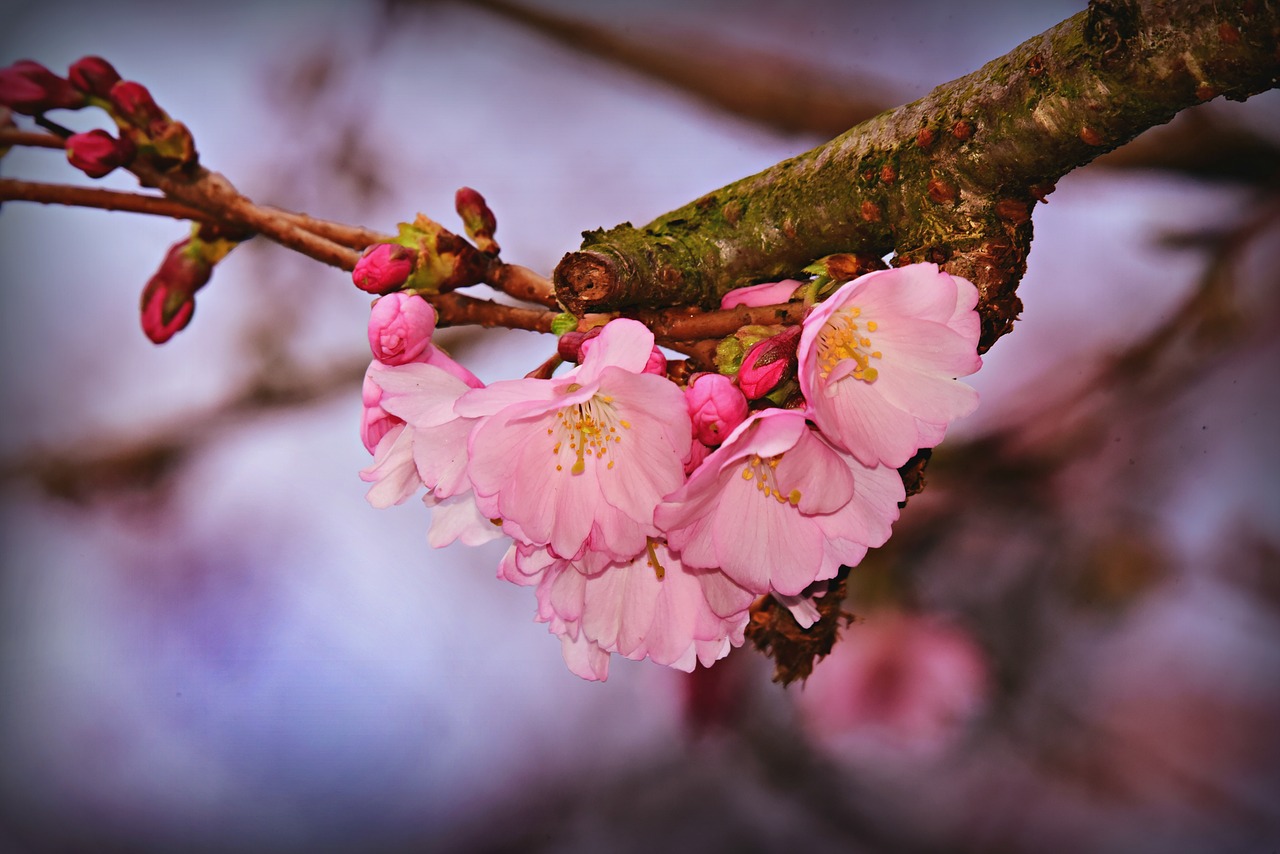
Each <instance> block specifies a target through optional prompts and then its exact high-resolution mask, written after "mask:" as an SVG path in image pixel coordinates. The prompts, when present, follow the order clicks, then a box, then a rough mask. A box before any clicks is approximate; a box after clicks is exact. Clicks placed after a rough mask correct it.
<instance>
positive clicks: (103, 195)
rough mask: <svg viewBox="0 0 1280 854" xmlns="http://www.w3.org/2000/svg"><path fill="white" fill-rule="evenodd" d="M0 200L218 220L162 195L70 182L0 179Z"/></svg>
mask: <svg viewBox="0 0 1280 854" xmlns="http://www.w3.org/2000/svg"><path fill="white" fill-rule="evenodd" d="M0 202H37V203H40V204H46V205H73V206H75V207H82V208H101V209H102V210H107V211H128V212H129V213H141V214H152V215H154V216H167V217H172V218H173V219H189V220H196V221H199V222H210V223H216V222H218V220H217V218H216V217H214V216H212V215H211V214H209V213H206V212H205V211H202V210H199V209H197V208H193V207H191V206H190V205H184V204H182V203H181V202H175V201H173V200H172V199H168V198H165V197H163V196H147V195H143V194H141V193H127V192H122V191H120V190H103V189H101V188H99V187H77V186H73V185H71V184H44V183H40V182H37V181H18V180H15V179H13V178H0Z"/></svg>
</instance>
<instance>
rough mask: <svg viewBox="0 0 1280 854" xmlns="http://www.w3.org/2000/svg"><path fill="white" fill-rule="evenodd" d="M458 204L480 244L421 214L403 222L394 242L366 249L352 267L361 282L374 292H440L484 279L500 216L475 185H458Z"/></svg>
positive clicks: (354, 277) (362, 287)
mask: <svg viewBox="0 0 1280 854" xmlns="http://www.w3.org/2000/svg"><path fill="white" fill-rule="evenodd" d="M457 208H458V215H459V216H460V217H462V222H463V225H464V226H465V227H466V231H467V235H468V236H469V237H470V238H471V239H472V240H473V241H475V243H474V245H473V244H472V243H469V242H467V240H466V238H463V237H460V236H458V235H457V234H454V233H453V232H452V231H449V229H447V228H445V227H444V226H443V225H441V224H440V223H438V222H436V221H435V220H433V219H431V218H430V217H427V216H424V215H423V214H418V216H417V218H416V219H415V220H414V221H413V222H411V223H408V222H402V223H400V226H399V234H397V236H396V238H395V239H394V240H393V241H391V242H389V243H375V244H373V245H372V246H370V247H368V248H367V249H366V250H365V251H364V254H363V255H361V256H360V260H359V261H358V262H356V266H355V269H354V270H352V271H351V280H352V281H353V282H354V283H355V286H356V287H357V288H359V289H360V290H362V291H365V292H366V293H371V294H389V293H391V292H393V291H408V292H411V293H418V294H440V293H446V292H448V291H451V290H454V289H455V288H465V287H467V286H468V285H474V284H478V283H479V282H481V281H482V280H483V279H484V276H485V273H486V271H487V270H488V269H489V265H490V263H491V262H492V260H493V259H494V258H496V257H497V254H498V244H497V242H496V241H495V240H494V239H493V232H494V231H495V230H496V229H497V220H496V219H495V218H494V216H493V212H492V211H491V210H489V206H488V205H487V204H485V201H484V197H483V196H481V195H480V194H479V193H477V192H476V191H475V190H473V189H471V188H470V187H463V188H462V189H460V190H458V193H457Z"/></svg>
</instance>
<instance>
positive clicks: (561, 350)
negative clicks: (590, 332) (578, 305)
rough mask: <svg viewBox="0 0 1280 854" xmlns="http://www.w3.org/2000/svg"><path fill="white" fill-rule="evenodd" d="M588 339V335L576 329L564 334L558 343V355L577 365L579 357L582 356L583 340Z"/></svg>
mask: <svg viewBox="0 0 1280 854" xmlns="http://www.w3.org/2000/svg"><path fill="white" fill-rule="evenodd" d="M586 337H587V333H585V332H579V331H578V330H576V329H574V330H571V331H569V332H566V333H564V334H563V335H561V336H560V338H559V339H558V340H557V341H556V354H557V355H559V356H560V358H561V359H564V360H565V361H566V362H572V363H574V364H577V362H578V358H579V356H581V355H582V339H583V338H586Z"/></svg>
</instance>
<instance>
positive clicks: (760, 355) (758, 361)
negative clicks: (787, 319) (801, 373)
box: [738, 326, 801, 400]
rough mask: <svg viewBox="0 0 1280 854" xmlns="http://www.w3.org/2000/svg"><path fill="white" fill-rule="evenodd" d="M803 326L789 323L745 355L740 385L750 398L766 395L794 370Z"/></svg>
mask: <svg viewBox="0 0 1280 854" xmlns="http://www.w3.org/2000/svg"><path fill="white" fill-rule="evenodd" d="M800 330H801V327H799V326H789V327H787V329H786V330H785V331H783V332H780V333H778V334H777V335H775V336H773V337H772V338H766V339H764V340H763V341H759V342H757V343H756V344H755V346H753V347H752V348H751V349H750V350H748V351H747V355H745V356H743V357H742V367H740V368H739V369H738V388H740V389H742V393H743V394H745V395H746V396H747V398H748V399H749V400H757V399H758V398H761V397H764V396H765V395H766V394H768V393H769V392H771V391H773V390H774V389H775V388H777V387H778V386H779V385H780V384H781V383H782V382H783V380H785V379H786V378H787V375H788V374H789V373H794V371H795V363H796V345H797V344H799V343H800Z"/></svg>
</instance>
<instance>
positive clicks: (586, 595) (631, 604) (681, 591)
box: [518, 541, 755, 679]
mask: <svg viewBox="0 0 1280 854" xmlns="http://www.w3.org/2000/svg"><path fill="white" fill-rule="evenodd" d="M544 551H545V550H544ZM535 560H536V558H535ZM518 572H519V571H518ZM537 576H538V589H537V595H538V619H539V620H540V621H542V622H546V623H550V624H551V630H552V632H553V633H555V634H560V635H562V636H563V635H565V634H569V635H570V636H571V637H572V640H573V643H574V644H575V645H577V646H581V644H582V642H583V641H584V640H585V641H586V642H587V643H588V644H590V645H592V646H590V647H588V648H594V649H596V650H599V651H602V652H604V653H617V654H619V655H622V656H625V657H627V658H630V659H633V660H636V661H639V660H641V659H644V658H648V659H650V660H652V661H655V662H657V663H658V664H662V665H666V666H669V667H674V668H677V669H679V670H684V671H686V672H688V671H691V670H693V668H694V666H695V665H696V664H697V663H698V662H701V663H702V665H703V666H704V667H710V666H711V665H712V664H713V663H715V662H716V661H718V660H719V659H721V658H723V657H724V656H725V655H727V654H728V653H729V650H730V649H732V648H734V647H737V646H741V645H742V642H743V638H744V632H745V630H746V624H747V622H748V620H749V618H750V614H749V608H750V606H751V602H752V601H753V600H754V598H755V597H754V595H753V594H752V593H751V592H750V591H747V590H745V589H743V588H742V587H739V586H738V585H736V584H734V583H733V582H732V581H731V580H729V578H727V577H726V576H725V575H724V574H723V573H721V572H720V571H719V570H714V569H712V570H705V569H704V570H699V569H689V568H687V567H685V566H684V565H683V564H682V563H681V562H680V560H679V558H677V557H676V556H675V555H673V554H671V552H670V551H668V550H667V547H666V545H665V544H664V543H662V542H656V541H651V542H650V543H649V544H648V547H647V549H646V550H645V551H644V552H641V553H640V554H639V555H638V556H636V557H635V558H633V559H631V560H629V561H624V562H620V563H614V564H610V565H608V566H607V567H605V568H604V569H602V570H600V571H598V572H587V571H583V569H582V567H581V566H579V565H577V564H576V563H575V562H573V561H564V560H552V561H551V562H550V563H546V561H545V560H543V561H542V568H541V569H540V570H539V571H538V573H537ZM521 583H523V582H521ZM573 652H574V654H575V655H578V654H579V653H580V650H578V649H574V650H573ZM566 662H567V663H569V665H570V668H571V669H573V668H574V662H573V661H570V658H569V656H566ZM598 670H599V669H598V668H597V669H595V670H593V671H592V672H593V673H597V672H598ZM575 672H577V671H576V670H575ZM579 675H581V674H579ZM606 676H607V669H605V670H604V672H603V673H602V674H599V675H596V676H595V677H594V678H600V679H604V678H605V677H606ZM587 678H593V677H587Z"/></svg>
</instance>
